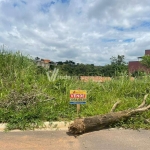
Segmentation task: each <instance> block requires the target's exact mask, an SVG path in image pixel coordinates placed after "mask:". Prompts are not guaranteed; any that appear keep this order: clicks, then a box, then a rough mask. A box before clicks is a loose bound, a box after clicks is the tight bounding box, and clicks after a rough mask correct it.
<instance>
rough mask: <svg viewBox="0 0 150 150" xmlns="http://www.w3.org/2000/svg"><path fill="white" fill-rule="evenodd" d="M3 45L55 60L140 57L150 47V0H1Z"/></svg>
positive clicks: (0, 43) (99, 60) (101, 62)
mask: <svg viewBox="0 0 150 150" xmlns="http://www.w3.org/2000/svg"><path fill="white" fill-rule="evenodd" d="M0 46H1V47H4V48H5V49H6V50H11V51H13V52H15V51H20V52H21V53H22V54H24V55H30V56H32V57H33V58H35V57H39V58H43V59H50V60H52V61H55V62H57V61H66V60H72V61H74V62H76V63H84V64H95V65H100V66H102V65H107V64H109V63H110V58H111V57H112V56H114V57H117V56H118V55H124V56H125V60H126V62H128V61H134V60H135V61H136V60H137V57H139V56H143V55H144V53H145V50H147V49H150V0H0Z"/></svg>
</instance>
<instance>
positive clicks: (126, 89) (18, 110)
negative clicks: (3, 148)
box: [0, 50, 150, 130]
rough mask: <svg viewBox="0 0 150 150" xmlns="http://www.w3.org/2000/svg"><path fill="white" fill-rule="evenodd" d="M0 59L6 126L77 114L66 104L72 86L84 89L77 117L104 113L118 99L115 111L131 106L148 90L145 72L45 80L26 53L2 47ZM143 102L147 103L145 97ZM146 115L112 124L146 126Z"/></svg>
mask: <svg viewBox="0 0 150 150" xmlns="http://www.w3.org/2000/svg"><path fill="white" fill-rule="evenodd" d="M0 60H1V64H0V104H1V107H0V122H1V123H6V122H7V123H8V129H15V128H19V129H22V130H23V129H28V128H32V127H33V128H34V127H36V126H38V125H39V124H40V123H42V122H43V121H56V120H57V121H61V120H72V119H74V118H76V117H78V116H77V113H76V106H75V105H70V104H69V101H70V99H69V92H70V90H72V89H79V88H80V89H83V90H87V93H88V97H87V104H85V105H82V106H81V111H80V114H79V115H80V116H81V117H86V116H92V115H98V114H105V113H108V112H109V111H110V109H111V107H112V106H113V104H114V103H115V102H116V101H117V100H118V99H119V100H121V105H120V106H119V107H118V108H117V110H116V111H119V110H125V109H129V108H135V107H137V106H138V105H139V104H140V103H141V102H142V99H143V97H144V95H145V94H148V93H149V92H150V80H149V79H150V78H149V76H146V77H145V78H143V79H135V80H134V81H130V80H129V79H128V78H127V77H126V76H125V75H124V76H123V77H122V78H119V79H112V80H111V81H108V82H105V83H95V82H91V81H89V82H81V81H79V80H78V79H71V80H64V79H57V80H56V81H54V82H49V81H48V79H47V76H46V74H44V73H43V72H42V73H40V72H39V70H38V68H37V66H36V65H35V64H34V61H33V60H32V58H30V57H28V56H23V55H22V54H20V53H19V52H17V53H12V52H8V51H4V50H3V51H1V52H0ZM46 99H50V100H47V101H45V100H46ZM22 100H24V101H23V103H21V104H20V103H19V102H21V101H22ZM18 101H19V102H18ZM147 103H150V98H149V97H148V99H147ZM4 104H5V105H4ZM9 104H11V105H9ZM12 104H13V105H12ZM27 104H28V105H27ZM146 118H150V111H148V112H145V113H143V114H142V115H136V116H134V117H133V118H131V119H129V120H128V121H126V122H119V123H117V124H116V126H118V127H120V126H122V127H126V128H146V129H150V124H148V123H147V124H146V123H145V119H146Z"/></svg>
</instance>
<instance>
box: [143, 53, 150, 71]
mask: <svg viewBox="0 0 150 150" xmlns="http://www.w3.org/2000/svg"><path fill="white" fill-rule="evenodd" d="M141 63H142V64H143V65H145V66H146V67H148V68H150V55H145V56H143V57H142V60H141Z"/></svg>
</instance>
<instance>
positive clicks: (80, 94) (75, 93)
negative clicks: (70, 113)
mask: <svg viewBox="0 0 150 150" xmlns="http://www.w3.org/2000/svg"><path fill="white" fill-rule="evenodd" d="M86 98H87V92H86V90H70V104H85V103H86Z"/></svg>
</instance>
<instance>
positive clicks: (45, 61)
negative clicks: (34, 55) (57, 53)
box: [41, 59, 51, 63]
mask: <svg viewBox="0 0 150 150" xmlns="http://www.w3.org/2000/svg"><path fill="white" fill-rule="evenodd" d="M41 61H43V62H44V63H50V62H51V61H50V60H49V59H41Z"/></svg>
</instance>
